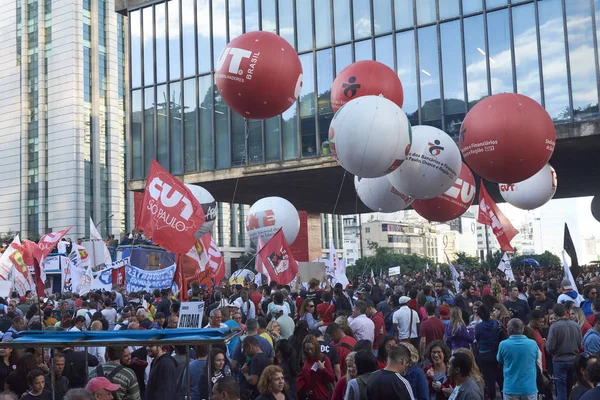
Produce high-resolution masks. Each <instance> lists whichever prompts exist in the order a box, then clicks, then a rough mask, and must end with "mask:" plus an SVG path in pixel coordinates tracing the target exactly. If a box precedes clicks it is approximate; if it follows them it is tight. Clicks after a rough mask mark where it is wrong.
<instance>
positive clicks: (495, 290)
mask: <svg viewBox="0 0 600 400" xmlns="http://www.w3.org/2000/svg"><path fill="white" fill-rule="evenodd" d="M492 296H494V297H495V298H496V300H498V303H500V304H504V302H505V301H506V295H505V294H504V288H503V287H502V285H501V284H499V283H498V282H494V283H492Z"/></svg>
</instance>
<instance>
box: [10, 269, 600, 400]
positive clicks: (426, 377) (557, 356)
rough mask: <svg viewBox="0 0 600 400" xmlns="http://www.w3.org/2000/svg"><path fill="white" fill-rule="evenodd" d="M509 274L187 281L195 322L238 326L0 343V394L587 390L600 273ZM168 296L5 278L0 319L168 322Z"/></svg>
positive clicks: (32, 325) (593, 388)
mask: <svg viewBox="0 0 600 400" xmlns="http://www.w3.org/2000/svg"><path fill="white" fill-rule="evenodd" d="M515 274H516V281H515V282H512V283H509V282H507V281H505V280H504V279H505V277H504V275H503V274H501V273H499V272H497V271H495V272H492V271H485V270H473V271H467V272H466V274H465V278H463V279H461V280H460V282H456V283H455V282H453V281H448V280H445V279H443V278H440V277H437V276H436V275H435V273H433V272H426V273H424V274H416V273H415V274H411V275H405V276H403V277H401V278H399V279H395V278H382V279H380V281H379V282H377V283H375V282H371V281H370V280H366V279H365V278H358V277H357V278H355V279H354V280H353V282H352V284H351V285H348V286H347V287H342V285H341V284H335V285H334V286H330V285H329V284H327V283H321V282H319V281H318V280H317V279H311V280H310V281H309V282H308V283H307V284H306V285H301V284H296V285H295V286H292V287H290V286H289V285H279V284H277V282H271V283H270V284H269V285H264V286H261V287H258V286H257V285H256V284H255V283H250V282H248V283H247V284H245V285H229V284H227V283H226V282H225V281H224V282H221V283H220V284H218V285H216V286H215V287H213V288H206V289H204V288H201V287H199V285H197V284H196V283H192V285H191V288H190V289H189V293H188V294H189V298H190V301H191V302H200V301H203V302H204V304H205V307H204V310H205V315H204V317H203V318H204V319H205V321H204V323H203V326H205V327H206V328H231V329H233V330H239V334H238V335H237V336H236V337H235V338H234V339H233V340H231V341H230V342H229V343H226V344H225V343H223V344H213V345H211V346H208V345H197V346H193V348H189V347H186V346H179V345H175V346H141V347H136V346H128V347H123V346H117V345H115V346H108V347H87V348H83V347H79V346H81V343H76V342H74V343H65V344H64V346H63V347H61V348H54V349H42V348H31V349H26V350H20V349H16V348H15V349H13V348H11V347H5V348H1V349H0V358H1V359H2V362H0V387H2V388H3V389H4V390H5V392H3V393H2V394H0V400H2V399H18V398H22V399H34V398H35V399H40V400H45V399H55V400H63V399H65V400H69V399H92V398H94V399H110V398H116V399H119V400H123V399H125V400H140V399H148V400H153V399H160V400H165V399H170V400H172V399H173V398H175V399H188V398H189V399H191V400H200V399H209V398H210V399H220V400H226V399H230V400H237V399H243V400H255V399H259V400H273V399H276V400H285V399H289V400H329V399H332V400H363V399H400V400H445V399H449V400H483V399H493V400H495V399H498V398H503V399H504V400H517V399H518V400H534V399H536V400H537V399H541V398H544V399H557V400H591V399H600V363H597V360H598V357H599V356H600V354H599V352H600V298H598V296H597V294H598V288H599V287H600V279H598V278H596V276H595V274H594V273H591V272H588V273H585V274H582V275H581V276H580V277H578V282H577V283H578V287H574V286H573V284H572V283H571V282H570V281H569V280H563V279H562V270H543V269H526V270H522V271H515ZM301 281H302V280H301V279H297V282H301ZM456 286H458V288H457V287H456ZM576 289H577V290H576ZM580 293H581V294H580ZM179 310H180V303H179V302H178V301H177V297H175V296H173V293H171V291H170V290H168V289H165V290H162V291H158V290H156V291H154V292H153V293H145V292H142V293H126V292H125V290H123V289H122V288H119V287H114V290H112V291H110V292H100V291H98V292H90V293H88V294H87V295H85V296H79V295H78V294H76V293H56V294H53V295H51V296H49V297H48V298H43V299H39V298H37V297H36V296H33V295H32V294H31V293H28V294H27V296H23V297H18V296H17V295H16V294H14V295H13V297H12V298H10V299H0V331H1V332H2V341H3V342H10V341H11V340H13V339H14V338H15V337H18V334H19V332H21V331H24V330H46V331H52V330H55V331H59V330H60V331H83V330H98V331H99V330H162V329H177V325H178V318H179ZM188 359H189V360H191V362H189V363H188V362H187V361H186V360H188Z"/></svg>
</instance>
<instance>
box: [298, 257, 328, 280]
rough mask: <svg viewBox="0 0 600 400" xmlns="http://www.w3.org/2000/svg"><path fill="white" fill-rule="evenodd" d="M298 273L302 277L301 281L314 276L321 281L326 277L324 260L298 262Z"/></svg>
mask: <svg viewBox="0 0 600 400" xmlns="http://www.w3.org/2000/svg"><path fill="white" fill-rule="evenodd" d="M298 273H299V274H300V277H301V278H302V282H308V281H310V280H311V279H312V278H316V279H318V280H319V281H321V282H323V281H324V280H325V279H327V278H326V275H325V263H324V262H299V263H298Z"/></svg>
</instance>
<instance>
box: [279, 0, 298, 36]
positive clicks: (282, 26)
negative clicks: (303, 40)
mask: <svg viewBox="0 0 600 400" xmlns="http://www.w3.org/2000/svg"><path fill="white" fill-rule="evenodd" d="M279 35H280V36H281V37H282V38H284V39H285V40H287V41H288V43H289V44H291V45H292V47H294V48H295V44H294V3H293V0H279Z"/></svg>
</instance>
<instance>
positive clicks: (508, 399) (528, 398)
mask: <svg viewBox="0 0 600 400" xmlns="http://www.w3.org/2000/svg"><path fill="white" fill-rule="evenodd" d="M503 400H537V393H536V394H506V393H504V398H503Z"/></svg>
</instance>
